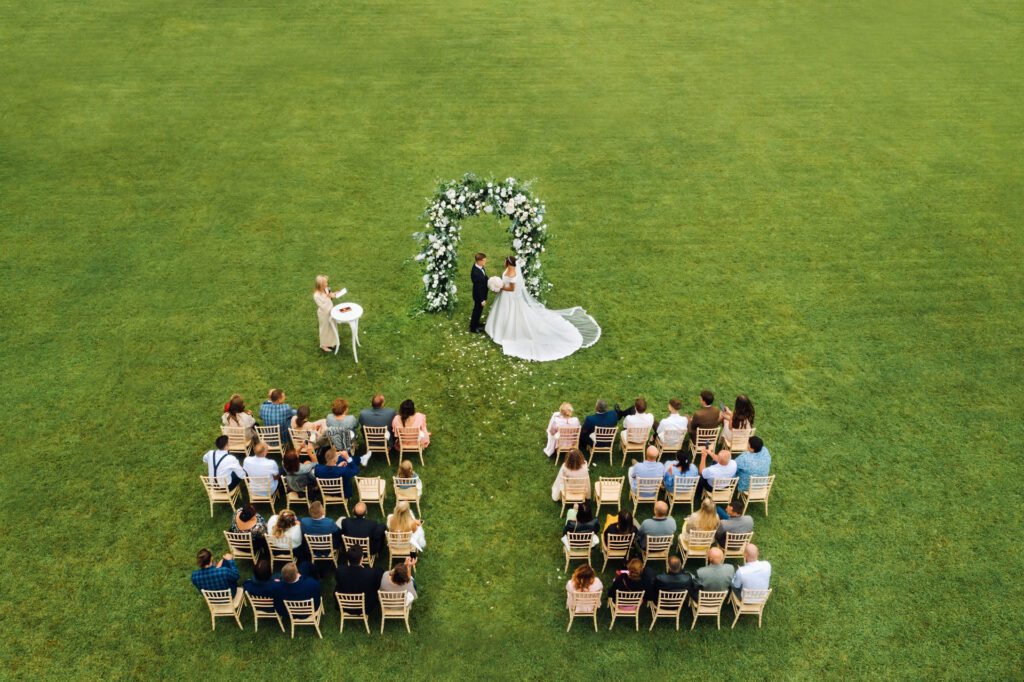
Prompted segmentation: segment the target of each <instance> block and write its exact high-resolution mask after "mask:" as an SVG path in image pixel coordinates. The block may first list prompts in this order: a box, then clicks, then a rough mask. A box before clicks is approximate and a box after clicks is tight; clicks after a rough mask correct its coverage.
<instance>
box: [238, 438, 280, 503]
mask: <svg viewBox="0 0 1024 682" xmlns="http://www.w3.org/2000/svg"><path fill="white" fill-rule="evenodd" d="M268 450H269V448H268V447H267V444H266V443H257V444H256V447H254V448H253V449H252V452H253V454H251V455H249V456H248V457H246V458H245V460H244V461H243V462H242V468H243V469H245V475H246V476H248V477H250V478H258V477H260V476H269V477H270V494H271V495H273V494H274V491H276V490H277V482H278V481H279V480H281V468H280V467H278V466H277V462H275V461H274V460H272V459H268V458H267V451H268ZM249 483H250V484H251V483H252V481H250V482H249Z"/></svg>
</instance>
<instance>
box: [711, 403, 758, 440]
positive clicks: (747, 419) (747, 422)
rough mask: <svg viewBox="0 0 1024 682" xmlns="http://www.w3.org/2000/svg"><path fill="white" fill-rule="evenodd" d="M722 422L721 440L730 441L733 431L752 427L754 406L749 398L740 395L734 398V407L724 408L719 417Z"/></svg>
mask: <svg viewBox="0 0 1024 682" xmlns="http://www.w3.org/2000/svg"><path fill="white" fill-rule="evenodd" d="M718 418H719V420H720V421H721V422H722V438H725V439H726V440H731V439H732V430H733V429H749V428H752V427H753V426H754V405H753V403H751V402H750V398H748V397H747V396H745V395H743V394H742V393H740V394H739V395H738V396H736V407H734V408H733V409H731V410H730V409H729V408H725V409H724V410H722V413H721V415H719V417H718Z"/></svg>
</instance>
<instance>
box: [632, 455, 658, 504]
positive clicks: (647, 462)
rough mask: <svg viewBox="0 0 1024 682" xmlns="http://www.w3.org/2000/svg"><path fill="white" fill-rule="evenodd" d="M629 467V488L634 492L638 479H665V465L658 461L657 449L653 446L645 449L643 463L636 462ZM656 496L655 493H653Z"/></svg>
mask: <svg viewBox="0 0 1024 682" xmlns="http://www.w3.org/2000/svg"><path fill="white" fill-rule="evenodd" d="M634 462H635V463H634V464H633V466H631V467H629V487H630V488H632V489H633V490H636V482H637V479H640V478H657V479H659V480H661V479H664V478H665V465H664V464H662V463H661V462H659V461H658V448H656V447H655V446H653V445H650V446H648V447H647V454H646V455H645V457H644V461H642V462H636V460H634ZM655 496H657V491H655Z"/></svg>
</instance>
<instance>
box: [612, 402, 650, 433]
mask: <svg viewBox="0 0 1024 682" xmlns="http://www.w3.org/2000/svg"><path fill="white" fill-rule="evenodd" d="M617 407H618V406H616V408H617ZM621 416H622V430H623V432H625V430H626V429H633V428H644V427H646V428H647V429H651V428H652V427H653V426H654V415H653V414H650V413H649V412H648V411H647V401H646V400H644V399H643V398H637V399H636V402H634V403H633V406H632V407H631V408H629V409H628V410H626V411H625V412H623V413H622V415H621ZM644 440H645V441H646V440H647V437H646V436H644ZM630 442H632V441H630Z"/></svg>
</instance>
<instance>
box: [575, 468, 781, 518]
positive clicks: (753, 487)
mask: <svg viewBox="0 0 1024 682" xmlns="http://www.w3.org/2000/svg"><path fill="white" fill-rule="evenodd" d="M739 480H740V479H739V477H733V478H716V479H714V481H713V483H712V490H711V491H710V493H705V495H708V494H710V495H711V498H712V499H713V500H714V502H715V504H729V502H731V501H732V498H733V496H734V495H735V493H736V485H737V483H739ZM698 481H699V479H697V478H694V477H692V476H676V477H675V482H674V484H673V486H672V490H669V489H668V488H665V487H664V481H663V480H662V479H661V478H638V479H637V485H636V490H633V489H632V488H630V489H629V499H630V501H632V502H633V515H634V516H636V510H637V508H638V507H639V506H640V505H641V504H654V503H655V502H657V501H658V500H659V499H660V498H661V492H662V490H664V491H665V501H666V502H668V513H669V515H671V514H672V510H673V509H674V508H675V505H676V504H688V505H690V511H691V512H693V504H694V501H695V500H694V496H695V494H696V492H697V483H698ZM625 482H626V477H625V476H617V477H616V476H601V477H600V478H598V480H597V482H596V483H595V484H594V516H597V515H598V514H599V513H600V511H601V505H614V506H615V508H616V509H618V508H619V502H620V500H621V499H622V489H623V487H625ZM774 483H775V475H774V474H772V475H771V476H751V477H750V487H749V489H747V490H741V491H740V499H741V500H743V513H746V511H747V506H748V505H749V504H750V503H751V502H761V503H764V515H765V516H768V495H769V494H770V493H771V491H772V485H773V484H774ZM589 489H590V481H589V480H588V479H585V478H568V479H566V480H565V481H564V482H563V484H562V490H561V492H560V493H559V499H560V501H561V503H562V511H561V512H560V513H559V516H561V515H562V514H564V513H565V508H566V506H567V505H570V504H576V503H581V502H584V501H585V500H586V499H587V492H588V491H589Z"/></svg>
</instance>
